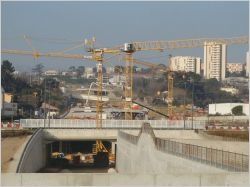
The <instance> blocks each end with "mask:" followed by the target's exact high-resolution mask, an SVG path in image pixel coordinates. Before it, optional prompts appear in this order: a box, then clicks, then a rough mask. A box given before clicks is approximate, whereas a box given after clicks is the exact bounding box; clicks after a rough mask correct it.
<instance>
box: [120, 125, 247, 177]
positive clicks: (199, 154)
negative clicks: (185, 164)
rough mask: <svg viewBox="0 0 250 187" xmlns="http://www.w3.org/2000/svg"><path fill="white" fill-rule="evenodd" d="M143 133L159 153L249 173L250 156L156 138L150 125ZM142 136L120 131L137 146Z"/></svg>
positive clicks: (142, 130)
mask: <svg viewBox="0 0 250 187" xmlns="http://www.w3.org/2000/svg"><path fill="white" fill-rule="evenodd" d="M141 133H147V134H150V135H151V136H152V138H153V140H154V142H155V146H156V149H157V150H159V151H162V152H165V153H168V154H172V155H175V156H179V157H182V158H186V159H190V160H193V161H196V162H200V163H203V164H207V165H211V166H214V167H217V168H221V169H225V170H228V171H239V172H248V170H249V155H245V154H239V153H233V152H229V151H223V150H219V149H213V148H208V147H202V146H198V145H192V144H185V143H180V142H176V141H172V140H169V139H167V140H164V139H160V138H157V137H155V135H154V132H153V129H152V128H151V127H150V125H148V124H145V125H143V126H142V128H141V131H140V134H141ZM140 134H139V135H138V136H134V135H131V134H127V133H125V132H122V131H119V134H118V136H119V137H121V138H123V139H125V140H127V141H129V142H130V143H132V144H135V145H136V144H137V142H138V140H139V138H140Z"/></svg>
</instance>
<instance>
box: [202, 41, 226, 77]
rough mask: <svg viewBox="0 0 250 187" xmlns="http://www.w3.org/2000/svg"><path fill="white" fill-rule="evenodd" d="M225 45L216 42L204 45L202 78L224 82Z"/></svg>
mask: <svg viewBox="0 0 250 187" xmlns="http://www.w3.org/2000/svg"><path fill="white" fill-rule="evenodd" d="M226 58H227V49H226V44H223V43H217V42H205V43H204V77H205V78H206V79H211V78H216V79H217V80H218V81H221V80H224V79H225V76H226Z"/></svg>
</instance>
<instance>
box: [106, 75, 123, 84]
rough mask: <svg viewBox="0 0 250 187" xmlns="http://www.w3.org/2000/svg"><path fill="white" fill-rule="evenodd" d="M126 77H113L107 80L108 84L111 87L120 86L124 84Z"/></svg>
mask: <svg viewBox="0 0 250 187" xmlns="http://www.w3.org/2000/svg"><path fill="white" fill-rule="evenodd" d="M125 79H126V77H125V76H123V75H119V74H118V75H113V77H112V78H110V79H109V82H110V83H111V84H112V85H122V84H123V83H124V82H125Z"/></svg>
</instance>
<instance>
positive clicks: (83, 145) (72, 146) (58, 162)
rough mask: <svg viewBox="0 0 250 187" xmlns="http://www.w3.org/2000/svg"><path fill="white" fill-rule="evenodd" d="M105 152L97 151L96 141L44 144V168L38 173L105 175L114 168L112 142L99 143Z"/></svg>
mask: <svg viewBox="0 0 250 187" xmlns="http://www.w3.org/2000/svg"><path fill="white" fill-rule="evenodd" d="M101 142H102V144H103V145H104V147H105V149H106V150H103V151H99V152H98V151H97V150H96V141H95V140H88V141H54V142H51V143H47V144H46V167H44V168H43V169H41V170H40V171H38V172H39V173H58V172H59V173H60V172H70V173H71V172H77V173H78V172H80V173H85V172H86V173H89V172H97V173H106V172H108V169H109V168H114V167H115V152H116V151H115V149H116V146H115V143H112V142H114V141H108V140H103V141H101Z"/></svg>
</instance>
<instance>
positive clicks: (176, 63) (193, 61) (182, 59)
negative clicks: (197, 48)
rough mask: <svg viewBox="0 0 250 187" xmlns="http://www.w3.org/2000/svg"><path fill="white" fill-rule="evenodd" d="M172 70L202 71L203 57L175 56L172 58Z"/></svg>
mask: <svg viewBox="0 0 250 187" xmlns="http://www.w3.org/2000/svg"><path fill="white" fill-rule="evenodd" d="M170 69H171V71H184V72H194V73H196V74H200V73H201V58H199V57H192V56H175V57H171V58H170Z"/></svg>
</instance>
